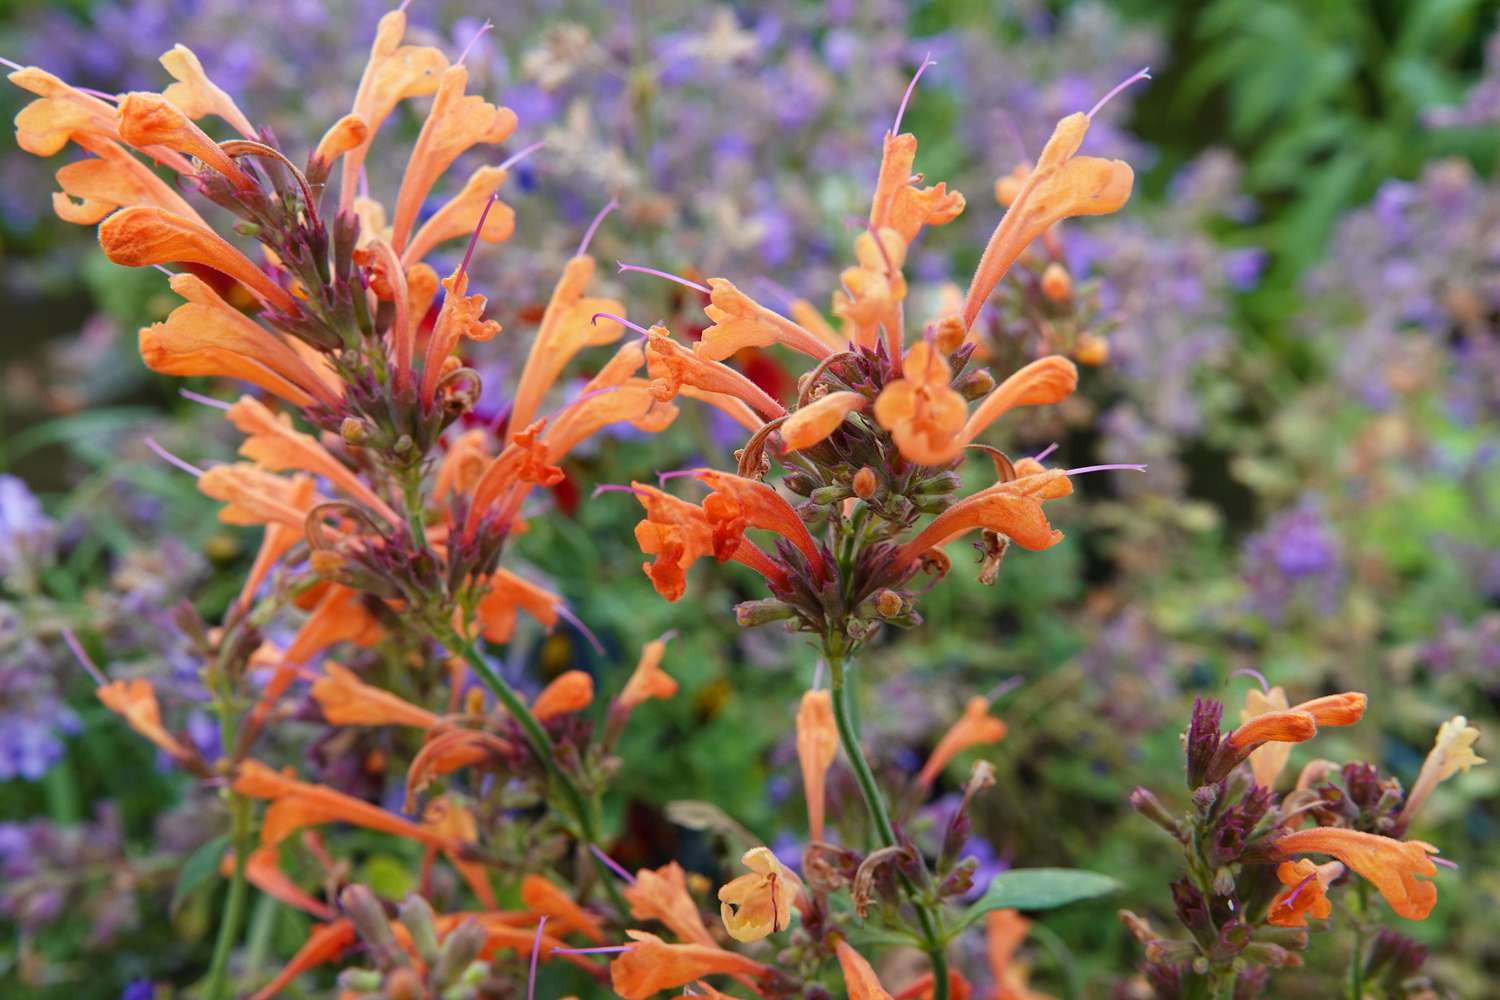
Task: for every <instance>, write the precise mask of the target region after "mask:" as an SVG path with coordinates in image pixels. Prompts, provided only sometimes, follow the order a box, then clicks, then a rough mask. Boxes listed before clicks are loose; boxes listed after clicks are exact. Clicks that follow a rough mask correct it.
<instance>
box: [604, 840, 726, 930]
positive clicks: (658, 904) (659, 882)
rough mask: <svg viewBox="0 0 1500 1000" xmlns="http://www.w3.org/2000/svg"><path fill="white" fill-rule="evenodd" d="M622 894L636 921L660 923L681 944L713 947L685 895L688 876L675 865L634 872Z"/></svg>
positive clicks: (701, 922) (699, 915) (670, 863)
mask: <svg viewBox="0 0 1500 1000" xmlns="http://www.w3.org/2000/svg"><path fill="white" fill-rule="evenodd" d="M621 891H622V892H623V893H624V896H625V901H626V902H627V903H629V904H630V915H631V916H632V917H634V918H635V919H637V920H656V921H659V922H660V923H661V924H663V925H664V926H665V927H666V928H667V929H668V930H670V931H671V932H672V933H673V934H675V935H677V937H678V938H680V939H681V940H683V941H686V942H688V943H690V944H699V945H703V946H705V947H710V948H712V947H716V945H715V943H714V936H713V934H712V933H710V932H709V929H708V927H707V926H706V925H705V924H704V923H703V914H702V913H701V912H699V910H698V904H697V903H694V902H693V897H692V894H691V893H689V892H688V886H687V875H686V873H684V872H683V870H682V866H681V865H679V864H678V863H677V862H675V861H670V862H668V863H667V864H666V865H664V866H662V867H661V868H658V869H656V870H655V871H653V870H651V869H650V868H642V869H641V870H640V871H638V872H636V873H635V881H634V882H632V883H631V884H630V885H627V886H626V887H625V888H624V889H623V890H621Z"/></svg>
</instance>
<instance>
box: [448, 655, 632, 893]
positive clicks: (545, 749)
mask: <svg viewBox="0 0 1500 1000" xmlns="http://www.w3.org/2000/svg"><path fill="white" fill-rule="evenodd" d="M440 638H441V639H442V641H443V644H444V645H446V646H447V647H448V648H449V649H451V650H454V651H456V652H457V653H458V654H459V655H460V656H462V657H463V658H464V662H465V663H467V664H468V665H469V667H470V668H471V669H472V670H473V671H474V673H475V675H476V676H477V677H478V678H479V680H480V682H481V683H483V684H484V686H485V687H487V688H489V689H490V691H491V692H493V693H494V695H495V697H496V698H499V699H500V703H501V704H502V705H504V706H505V710H506V711H507V712H509V713H510V716H511V718H513V719H515V720H516V722H518V723H520V726H521V729H522V730H523V731H524V732H525V733H526V741H527V742H528V743H530V744H531V749H532V752H533V753H535V754H536V755H537V759H538V760H540V761H541V762H542V767H543V768H544V769H545V770H546V772H547V777H548V778H549V779H551V781H552V782H553V784H555V785H556V786H557V787H558V788H559V789H561V791H562V796H563V799H564V800H565V801H566V803H567V807H568V811H569V812H571V813H572V814H573V819H574V821H575V822H576V823H577V824H578V832H579V834H580V836H581V837H582V839H583V841H584V844H585V846H593V845H595V844H598V842H599V838H598V835H597V833H596V832H595V827H594V817H593V810H592V809H591V808H590V807H589V803H588V801H587V800H586V799H584V797H583V793H582V792H580V791H579V790H578V786H577V785H575V784H573V780H572V779H571V778H569V777H568V775H567V774H566V773H565V772H564V771H563V769H562V768H561V767H559V766H558V763H557V757H556V755H554V754H553V752H552V740H551V738H550V737H548V736H547V731H546V730H545V729H543V728H542V724H541V723H540V722H538V721H537V718H536V716H534V715H532V714H531V709H529V708H527V707H526V702H525V701H523V700H522V699H521V696H520V695H518V694H517V693H516V691H515V689H514V688H512V687H511V686H510V685H509V684H507V683H506V682H505V678H503V677H501V676H500V675H499V674H498V673H496V672H495V668H494V667H491V666H490V665H489V663H488V662H487V661H486V660H485V658H484V657H483V656H482V655H481V654H480V652H479V649H478V647H477V646H476V645H475V644H474V642H473V641H472V640H469V639H465V638H464V637H463V636H462V635H460V634H459V633H458V632H457V631H456V630H453V631H450V632H448V633H447V634H446V635H443V636H441V637H440ZM588 853H589V855H590V857H592V858H593V861H594V866H595V868H597V869H598V871H599V877H600V881H601V882H603V884H604V891H605V892H606V893H607V894H608V895H609V899H610V902H611V903H613V904H614V906H615V908H616V909H618V910H619V911H620V913H622V914H625V913H629V912H630V911H629V908H628V907H627V906H626V904H625V898H624V897H623V896H621V895H620V887H619V886H618V885H616V884H615V874H614V873H613V872H612V871H610V870H609V868H608V867H607V866H606V865H605V864H604V862H603V861H602V860H600V859H599V857H598V855H596V854H595V853H594V852H592V851H590V852H588Z"/></svg>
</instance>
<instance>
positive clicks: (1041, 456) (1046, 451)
mask: <svg viewBox="0 0 1500 1000" xmlns="http://www.w3.org/2000/svg"><path fill="white" fill-rule="evenodd" d="M1056 450H1057V442H1056V441H1053V442H1052V443H1051V444H1049V445H1048V446H1047V447H1045V448H1043V449H1042V450H1041V451H1039V452H1037V453H1036V454H1035V455H1032V456H1031V460H1032V461H1033V462H1041V461H1044V460H1045V459H1046V458H1047V456H1048V455H1050V454H1052V453H1053V452H1054V451H1056Z"/></svg>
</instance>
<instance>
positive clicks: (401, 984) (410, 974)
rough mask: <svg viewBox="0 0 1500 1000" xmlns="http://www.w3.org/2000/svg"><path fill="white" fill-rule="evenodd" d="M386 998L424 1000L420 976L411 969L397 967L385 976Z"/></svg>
mask: <svg viewBox="0 0 1500 1000" xmlns="http://www.w3.org/2000/svg"><path fill="white" fill-rule="evenodd" d="M385 996H386V1000H426V997H427V990H426V989H425V988H423V986H422V978H421V977H420V976H418V975H417V974H416V972H415V971H414V970H412V969H409V968H407V969H397V970H396V971H395V972H392V973H391V974H390V975H389V976H386V977H385Z"/></svg>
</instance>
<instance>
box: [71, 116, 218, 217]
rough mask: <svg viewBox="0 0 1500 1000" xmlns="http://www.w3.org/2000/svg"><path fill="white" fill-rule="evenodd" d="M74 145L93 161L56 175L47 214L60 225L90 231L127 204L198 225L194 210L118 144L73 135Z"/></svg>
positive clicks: (82, 161)
mask: <svg viewBox="0 0 1500 1000" xmlns="http://www.w3.org/2000/svg"><path fill="white" fill-rule="evenodd" d="M74 140H75V141H76V142H77V143H78V145H80V146H82V147H83V148H84V149H86V150H88V151H89V152H91V153H93V154H94V157H93V158H90V159H86V160H77V161H75V162H73V163H69V164H67V165H65V166H63V167H62V168H61V169H59V170H58V171H57V174H56V177H57V184H58V186H59V187H61V188H62V190H61V191H59V192H54V193H53V195H52V210H53V211H54V212H56V213H57V216H58V218H60V219H62V220H63V221H64V222H72V223H74V224H76V225H83V226H92V225H94V224H96V223H97V222H99V221H100V220H101V219H103V218H104V217H105V216H106V215H108V214H109V213H110V212H113V211H114V210H115V209H117V208H125V207H127V206H129V205H154V206H156V207H157V208H161V209H164V210H165V211H168V212H171V213H173V214H175V215H180V216H183V217H184V218H188V219H193V220H195V221H198V222H201V221H202V218H201V216H199V215H198V212H197V210H195V209H194V208H193V206H191V205H189V204H188V203H187V202H186V201H184V200H183V198H182V196H181V195H180V194H178V193H177V192H176V191H175V190H173V189H172V186H171V185H169V184H168V183H167V182H166V181H164V180H162V179H161V178H160V177H158V176H157V175H156V172H155V171H154V170H152V169H151V168H150V167H148V166H146V164H144V163H142V162H141V161H140V160H138V159H136V158H135V157H134V156H131V155H130V154H129V153H127V152H126V151H125V148H124V147H123V146H121V145H120V144H119V143H117V142H114V141H113V140H110V139H105V138H102V137H99V136H91V135H78V136H75V137H74ZM74 199H77V200H76V201H75V200H74Z"/></svg>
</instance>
